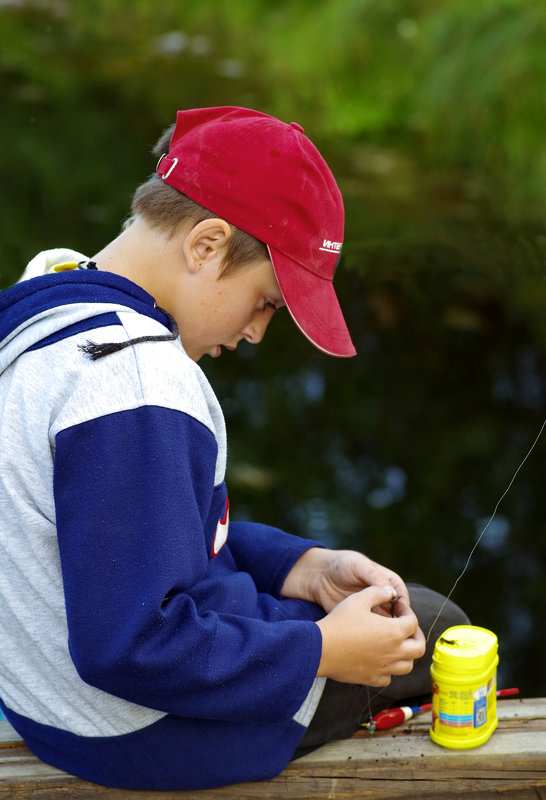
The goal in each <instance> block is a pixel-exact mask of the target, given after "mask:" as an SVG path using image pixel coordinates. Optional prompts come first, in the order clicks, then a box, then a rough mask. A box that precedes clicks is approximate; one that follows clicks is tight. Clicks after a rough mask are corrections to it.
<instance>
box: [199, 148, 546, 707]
mask: <svg viewBox="0 0 546 800" xmlns="http://www.w3.org/2000/svg"><path fill="white" fill-rule="evenodd" d="M379 155H380V154H379ZM354 157H355V160H356V159H357V158H358V157H359V154H358V153H356V154H355V156H354ZM389 158H391V159H392V158H393V156H392V154H390V155H389ZM339 165H340V167H343V168H344V169H347V166H348V165H347V153H346V152H345V154H344V156H343V158H342V159H340V161H339ZM345 174H347V173H345ZM397 177H398V176H397V169H396V167H395V166H393V169H392V172H389V173H388V174H387V175H383V176H381V177H378V176H375V178H374V180H373V181H372V180H367V179H366V176H364V175H358V173H357V172H356V171H353V172H352V174H351V175H349V176H348V177H347V178H346V179H345V180H344V179H343V178H341V179H340V182H341V183H342V185H343V186H344V189H345V196H346V201H347V208H348V225H347V227H348V231H347V242H346V246H345V253H346V254H345V263H344V264H342V266H340V268H339V272H338V275H337V278H336V283H337V286H338V289H339V294H340V296H341V298H342V304H343V306H344V308H345V309H346V313H347V318H348V320H349V325H350V328H351V331H352V334H353V337H354V341H355V344H356V346H357V350H358V356H357V357H356V358H355V359H352V360H348V361H346V360H336V359H329V358H327V357H325V356H323V355H321V354H320V353H315V352H314V350H313V349H312V348H311V347H310V346H309V345H307V343H306V342H305V341H304V340H303V339H302V338H301V337H300V336H298V335H297V334H296V332H295V330H294V329H293V325H292V323H291V322H290V320H289V319H288V318H284V319H283V318H281V316H279V317H278V318H277V319H275V320H274V323H273V324H272V326H271V328H270V332H269V333H268V337H267V338H266V340H264V342H263V343H262V345H260V347H259V348H258V349H256V350H252V349H251V348H250V347H249V348H247V349H244V348H240V351H239V352H238V353H237V355H236V356H235V357H234V358H233V357H229V358H226V357H225V356H224V358H223V359H222V360H221V361H220V362H215V363H211V362H210V361H208V362H207V363H205V369H206V371H207V372H208V373H209V375H210V377H211V379H212V380H213V383H214V385H215V387H216V389H217V390H218V393H219V395H220V397H221V399H222V401H223V404H224V408H225V411H226V416H227V421H228V430H229V433H230V441H231V458H230V466H229V472H228V480H229V485H230V491H231V499H232V502H233V507H234V513H235V514H239V515H244V516H247V517H249V518H250V517H252V518H258V519H260V520H262V521H272V522H274V523H275V524H278V525H279V526H280V527H284V528H286V529H288V530H292V531H297V532H299V533H301V534H303V535H309V536H315V537H317V538H322V539H324V540H326V541H327V542H329V543H331V544H333V545H336V546H343V547H353V548H357V549H363V550H364V551H366V552H367V553H368V554H369V555H370V556H372V557H373V558H375V559H376V560H378V561H380V562H382V563H385V564H387V565H389V566H390V567H392V568H394V569H396V570H397V571H399V572H400V573H401V574H402V575H403V576H404V577H405V578H407V579H408V580H417V581H420V582H423V583H426V584H428V585H431V586H433V587H434V588H436V589H438V590H439V591H442V592H444V593H447V592H449V591H450V589H451V588H452V586H453V584H454V582H455V580H456V578H457V577H458V575H459V574H460V573H461V571H462V570H463V568H464V566H465V563H466V561H467V558H468V556H469V554H470V551H471V550H472V548H473V547H474V544H475V543H476V541H477V538H478V536H479V535H480V533H481V532H482V531H483V530H484V528H485V527H486V525H487V530H486V531H485V533H484V535H483V537H482V540H481V542H480V545H479V547H478V548H477V549H476V551H475V553H474V554H473V557H472V559H471V561H470V563H469V565H468V569H467V571H466V574H465V575H464V577H463V578H462V579H461V581H460V582H459V584H458V586H457V588H456V591H455V593H454V595H453V599H454V600H455V601H456V602H458V603H459V604H461V605H462V606H463V607H464V608H465V609H466V610H467V612H468V613H469V615H470V616H471V619H472V621H473V622H474V624H478V625H481V626H484V627H487V628H490V629H492V630H493V631H494V632H495V633H497V635H498V637H499V642H500V659H501V660H500V674H499V685H501V686H508V685H517V686H519V687H520V688H521V690H522V692H523V693H526V694H528V695H540V694H542V693H544V690H545V689H546V682H545V679H544V675H543V669H542V663H543V657H544V655H545V653H544V641H543V636H542V632H543V623H542V618H543V612H544V607H545V604H544V600H543V590H542V585H543V574H544V565H545V563H546V558H545V556H546V540H545V536H544V519H545V513H546V501H545V497H544V495H545V493H544V490H543V478H544V453H545V448H546V432H545V433H544V435H543V436H542V438H540V440H539V441H538V443H537V445H536V447H535V449H534V451H533V453H532V454H531V455H530V456H529V458H528V460H527V461H526V463H525V464H524V466H523V467H522V468H521V470H520V472H519V474H518V475H517V477H516V479H515V480H514V483H513V485H512V487H511V488H510V490H509V492H508V493H507V494H506V496H505V497H504V499H503V500H502V502H501V503H500V504H499V507H498V510H497V513H496V514H495V517H494V519H493V520H492V521H491V522H489V520H490V518H491V516H492V515H493V511H494V509H495V507H496V505H497V504H498V501H499V500H500V498H501V496H502V495H503V494H504V492H505V490H506V489H507V487H508V485H509V484H510V481H511V480H512V478H513V476H514V473H515V472H516V470H517V469H518V467H519V466H520V464H521V462H522V461H523V459H524V457H525V455H526V454H527V452H528V451H529V449H530V448H531V446H532V444H533V442H534V440H535V437H536V436H537V434H538V433H539V431H540V428H541V426H542V423H543V419H544V417H545V416H546V415H545V413H544V412H545V402H544V400H545V390H546V385H545V376H546V371H545V368H546V363H545V347H544V344H545V339H544V337H545V334H546V328H545V314H544V309H545V304H544V303H545V300H546V295H545V289H546V286H545V283H544V277H543V276H544V274H545V271H544V250H543V248H544V239H543V238H541V235H540V233H539V231H537V230H535V229H532V228H531V227H526V226H525V225H524V224H522V223H521V222H518V223H517V224H516V223H514V224H512V225H510V224H509V223H508V222H507V220H506V219H503V220H501V219H499V218H497V219H495V217H494V210H492V209H491V198H489V199H487V198H486V197H485V194H486V191H487V187H482V189H481V190H480V192H479V193H478V192H477V190H476V189H475V188H474V189H473V191H474V195H473V194H472V191H471V190H470V188H469V187H468V186H465V185H464V182H463V181H457V180H456V179H455V178H454V176H443V177H442V176H431V175H421V176H419V177H418V178H414V179H413V180H412V182H411V186H408V185H407V183H406V188H405V190H404V187H403V186H401V183H397ZM403 177H404V176H401V182H402V178H403ZM406 181H407V176H406ZM476 195H477V196H476ZM485 201H487V203H486V202H485ZM484 211H485V213H484Z"/></svg>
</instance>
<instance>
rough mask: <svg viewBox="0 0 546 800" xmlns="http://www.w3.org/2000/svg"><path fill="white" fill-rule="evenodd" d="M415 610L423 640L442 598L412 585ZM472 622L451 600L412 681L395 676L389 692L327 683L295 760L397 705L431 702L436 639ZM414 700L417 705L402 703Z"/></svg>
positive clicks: (410, 674) (417, 663) (411, 596)
mask: <svg viewBox="0 0 546 800" xmlns="http://www.w3.org/2000/svg"><path fill="white" fill-rule="evenodd" d="M408 591H409V595H410V601H411V607H412V609H413V611H414V612H415V615H416V616H417V619H418V620H419V626H420V628H421V630H422V631H423V633H424V634H425V638H426V637H427V635H428V632H429V629H430V626H431V625H432V623H433V622H434V619H435V617H436V615H437V614H438V612H439V610H440V608H441V607H442V603H444V601H445V597H444V595H441V594H438V592H434V591H433V590H432V589H427V588H426V587H425V586H421V585H419V584H415V583H414V584H411V583H409V584H408ZM468 624H469V619H468V617H467V616H466V614H465V613H464V611H462V609H460V608H459V606H457V605H456V604H455V603H453V602H451V600H448V601H447V603H446V605H445V607H444V609H443V610H442V613H441V615H440V617H439V619H438V621H437V622H436V623H435V625H434V628H433V629H432V631H431V634H430V637H429V640H428V642H427V649H426V652H425V654H424V655H423V656H422V657H421V658H420V659H419V660H418V661H416V662H415V664H414V667H413V670H412V671H411V672H410V673H409V675H400V676H394V677H393V679H392V681H391V683H390V684H389V686H385V687H381V688H378V687H373V686H359V685H356V684H351V683H338V682H337V681H332V680H330V679H328V680H327V681H326V686H325V687H324V692H323V694H322V697H321V700H320V703H319V705H318V707H317V710H316V712H315V714H314V716H313V719H312V720H311V723H310V725H309V727H308V728H307V731H306V733H305V734H304V736H303V739H302V740H301V742H300V743H299V745H298V748H297V750H296V752H295V753H294V756H293V758H299V757H300V756H302V755H305V753H308V752H310V751H311V750H314V749H315V748H316V747H319V746H320V745H321V744H325V743H326V742H330V741H332V740H333V739H345V738H346V737H347V736H351V735H352V734H353V733H354V732H355V731H356V730H358V729H359V728H360V726H361V725H362V723H363V722H365V721H366V720H367V719H368V717H369V716H370V715H371V716H373V715H374V714H377V712H378V711H383V709H386V708H391V707H392V706H396V705H418V704H419V701H421V702H422V703H425V702H428V699H427V698H429V696H430V692H431V677H430V665H431V663H432V653H433V651H434V645H435V642H436V639H438V637H439V636H441V635H442V633H443V632H444V631H445V630H446V629H447V628H450V627H451V626H452V625H468ZM410 700H415V703H408V702H403V701H410Z"/></svg>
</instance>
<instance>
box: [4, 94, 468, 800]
mask: <svg viewBox="0 0 546 800" xmlns="http://www.w3.org/2000/svg"><path fill="white" fill-rule="evenodd" d="M162 150H163V148H162ZM165 152H166V154H165V155H164V156H163V157H162V158H161V159H160V161H159V164H158V168H157V175H155V176H154V177H153V178H151V179H150V180H149V181H147V182H146V183H145V184H143V186H141V187H140V188H139V189H138V190H137V192H136V195H135V198H134V202H133V217H132V218H131V220H130V221H129V224H128V225H127V226H126V228H125V229H124V231H123V232H122V233H121V234H120V236H119V237H118V238H117V239H115V240H114V241H113V242H111V243H110V244H109V245H107V246H106V247H105V248H104V249H103V250H101V251H100V252H99V253H98V254H96V255H95V256H94V257H93V259H92V260H91V261H89V260H87V259H86V258H85V256H83V255H82V254H79V253H74V252H72V251H69V252H66V251H53V252H52V253H49V254H47V253H46V254H41V255H40V256H38V257H37V258H36V259H34V261H33V262H31V264H30V265H29V268H28V269H27V271H26V272H25V275H24V276H23V277H24V278H25V280H23V281H22V282H20V283H19V284H17V285H16V286H14V287H12V288H11V289H8V290H7V291H6V292H4V293H3V294H2V295H0V311H1V314H0V388H1V393H0V398H1V399H0V402H1V416H0V420H1V421H0V570H1V572H0V641H1V642H2V647H1V648H0V698H1V701H0V702H1V707H2V709H3V710H4V713H5V714H6V716H7V718H8V719H9V720H10V722H11V723H12V725H13V726H14V727H15V728H16V729H17V730H18V731H19V733H20V734H21V735H22V736H23V738H24V739H25V740H26V742H27V743H28V745H29V747H30V748H31V749H32V750H33V751H34V752H35V753H36V754H37V755H38V756H40V757H41V758H43V759H44V760H45V761H48V762H50V763H52V764H54V765H56V766H58V767H60V768H62V769H65V770H67V771H70V772H73V773H75V774H76V775H79V776H81V777H83V778H87V779H88V780H91V781H95V782H97V783H102V784H105V785H110V786H117V787H123V788H129V789H150V790H153V789H164V790H174V789H195V788H203V787H212V786H220V785H223V784H227V783H235V782H238V781H243V780H253V779H254V780H256V779H265V778H268V777H272V776H274V775H276V774H278V773H279V772H280V771H281V770H282V769H283V768H284V766H285V765H286V763H287V762H288V761H289V760H290V758H292V757H293V756H294V754H295V753H296V751H297V749H298V746H299V748H300V749H299V750H298V752H303V750H304V749H305V748H309V747H314V746H316V745H317V744H320V743H321V742H323V741H326V740H327V739H328V738H333V737H335V736H343V735H348V734H349V733H351V732H352V731H353V730H355V729H356V727H357V726H358V724H359V721H360V720H361V717H363V716H365V714H366V713H367V712H369V711H370V710H371V709H373V710H374V711H375V710H378V708H379V707H385V706H386V705H388V704H389V703H392V702H393V701H394V700H395V699H397V698H400V697H403V696H408V694H409V695H411V694H413V695H415V694H419V693H423V692H427V691H428V685H429V679H428V665H429V660H428V658H425V659H422V660H421V661H420V662H419V665H418V667H416V668H415V670H414V671H413V672H411V670H412V666H413V662H414V661H415V660H416V659H419V658H421V657H422V656H423V653H424V650H425V644H424V636H423V633H422V631H421V629H420V627H419V621H418V618H417V616H416V614H415V612H414V610H412V608H411V605H410V597H409V593H408V589H407V587H406V586H405V584H404V583H403V581H402V579H401V578H400V577H399V576H398V575H396V574H395V573H393V572H391V571H390V570H388V569H386V568H384V567H382V566H380V565H378V564H375V563H374V562H372V561H370V560H369V559H367V558H366V557H364V556H363V555H360V554H357V553H353V552H349V551H338V552H336V551H330V550H328V549H326V548H323V547H322V546H321V545H320V543H318V542H313V541H309V540H306V541H303V540H301V539H299V538H297V537H294V536H291V535H289V534H286V533H284V532H281V531H278V530H276V529H273V528H270V527H268V526H265V525H258V524H254V523H237V522H231V524H230V522H229V503H228V496H227V488H226V485H225V482H224V472H225V463H226V440H225V429H224V421H223V416H222V412H221V410H220V407H219V405H218V402H217V400H216V398H215V396H214V394H213V392H212V390H211V388H210V386H209V384H208V382H207V380H206V379H205V377H204V375H203V373H202V372H201V370H200V369H199V367H198V366H197V362H198V361H199V359H200V358H201V357H202V356H203V355H205V354H207V353H208V354H209V355H211V356H213V357H218V356H220V354H221V352H222V348H225V349H227V350H234V349H235V348H236V347H237V344H238V342H239V341H240V340H241V339H246V340H248V341H249V342H252V343H258V342H259V341H260V340H261V339H262V337H263V336H264V334H265V331H266V329H267V326H268V324H269V322H270V321H271V318H272V316H273V315H274V313H275V311H276V310H277V309H278V308H280V307H281V306H284V305H286V306H287V308H288V311H289V312H290V314H291V316H292V317H293V319H294V321H295V322H296V324H297V326H298V327H299V328H300V330H301V331H302V332H303V333H304V335H305V336H306V337H307V338H308V339H310V341H311V342H312V343H313V344H314V345H315V346H316V347H318V348H319V349H321V350H322V351H324V352H325V353H328V354H331V355H335V356H340V357H348V356H352V355H354V353H355V350H354V347H353V345H352V342H351V339H350V336H349V333H348V331H347V328H346V326H345V322H344V320H343V316H342V313H341V310H340V308H339V305H338V302H337V299H336V296H335V293H334V290H333V286H332V277H333V273H334V268H335V264H336V262H337V259H338V255H339V250H340V248H341V242H342V239H343V205H342V200H341V196H340V193H339V190H338V188H337V186H336V184H335V181H334V179H333V176H332V174H331V173H330V170H329V169H328V167H327V166H326V164H325V162H324V161H323V160H322V158H321V156H320V155H319V153H318V151H317V150H316V149H315V148H314V146H313V145H312V144H311V142H310V141H309V140H308V139H307V137H305V135H304V133H303V130H302V128H301V127H300V126H299V125H297V124H295V123H292V124H291V125H286V124H284V123H281V122H279V121H278V120H276V119H274V118H272V117H269V116H267V115H265V114H261V113H258V112H254V111H250V110H247V109H241V108H233V107H225V108H211V109H196V110H192V111H183V112H179V114H178V118H177V124H176V128H175V130H174V133H173V135H172V139H171V141H170V146H167V147H166V148H165ZM113 169H114V170H115V165H113ZM42 273H48V274H42ZM33 275H35V276H36V277H34V278H32V276H33ZM396 596H399V599H398V600H396V599H395V598H396ZM441 599H442V598H440V597H439V596H438V595H435V594H434V593H432V592H429V591H428V590H425V589H423V588H422V587H421V588H419V587H415V588H413V589H412V598H411V603H412V604H413V606H414V608H415V609H416V610H417V613H418V616H419V617H420V621H421V625H422V626H423V627H425V629H426V627H427V625H428V624H430V622H432V620H433V618H434V615H435V614H436V612H437V611H438V609H439V607H440V604H441ZM464 621H466V618H465V617H464V615H463V614H462V612H460V611H459V610H458V609H457V608H456V607H454V606H453V605H452V604H448V606H446V610H445V611H444V613H443V615H442V619H441V621H440V623H439V628H438V630H439V631H441V630H442V629H443V628H445V627H447V625H448V624H453V623H455V622H464ZM431 644H432V643H431ZM410 673H411V674H410ZM393 676H394V679H393V680H392V684H391V679H392V678H393ZM326 679H330V680H328V681H326ZM389 684H391V685H390V686H389ZM325 686H326V688H325ZM370 686H371V687H376V688H374V689H369V688H367V687H370ZM382 694H383V695H384V696H383V697H379V696H378V695H382ZM306 729H307V732H306Z"/></svg>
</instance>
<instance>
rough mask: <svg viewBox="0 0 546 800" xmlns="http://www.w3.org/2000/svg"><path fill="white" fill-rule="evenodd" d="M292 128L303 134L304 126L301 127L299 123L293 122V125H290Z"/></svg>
mask: <svg viewBox="0 0 546 800" xmlns="http://www.w3.org/2000/svg"><path fill="white" fill-rule="evenodd" d="M290 127H291V128H294V130H295V131H299V132H300V133H303V128H302V126H301V125H300V124H299V123H297V122H291V123H290Z"/></svg>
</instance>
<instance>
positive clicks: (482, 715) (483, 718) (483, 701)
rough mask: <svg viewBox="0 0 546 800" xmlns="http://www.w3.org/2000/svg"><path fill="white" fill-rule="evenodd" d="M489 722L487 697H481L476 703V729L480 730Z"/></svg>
mask: <svg viewBox="0 0 546 800" xmlns="http://www.w3.org/2000/svg"><path fill="white" fill-rule="evenodd" d="M486 722H487V697H480V699H479V700H476V701H475V703H474V727H475V728H479V727H480V725H485V723H486Z"/></svg>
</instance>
